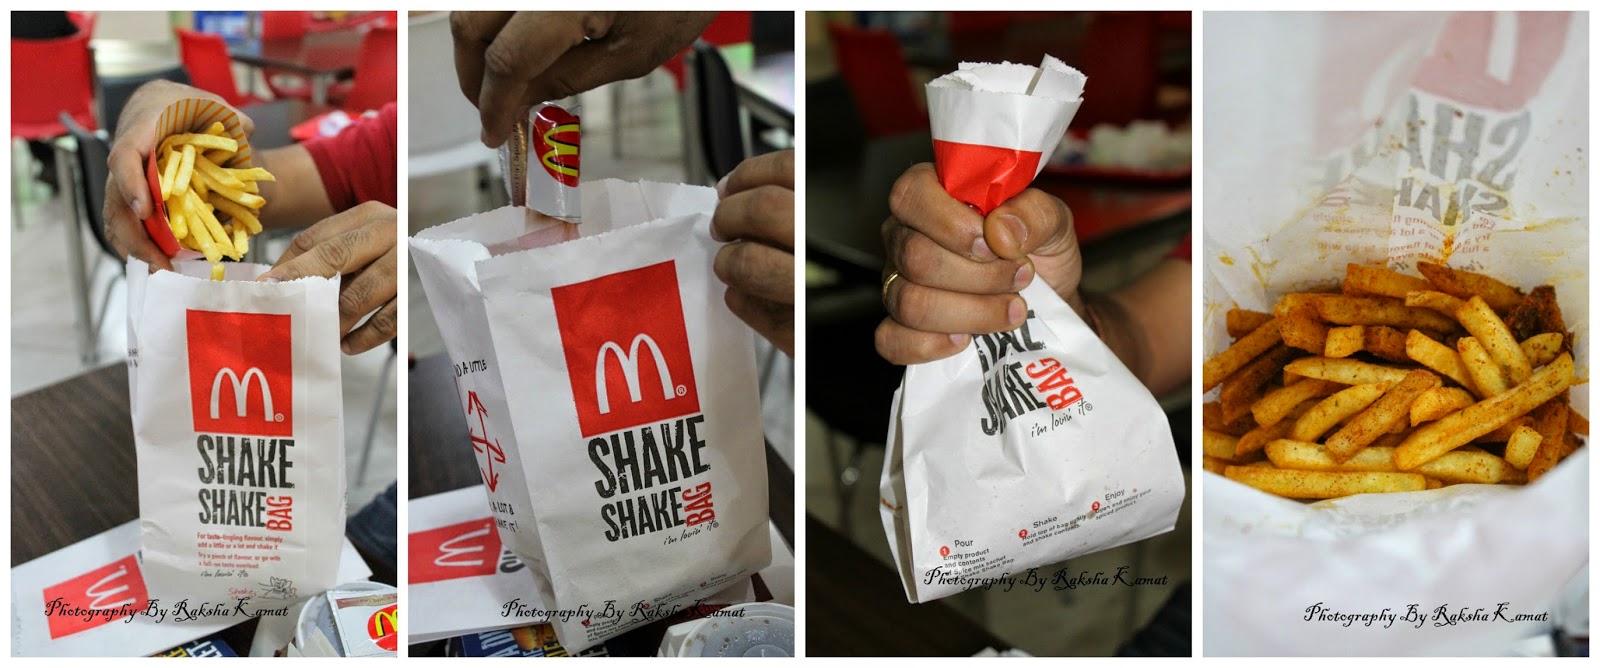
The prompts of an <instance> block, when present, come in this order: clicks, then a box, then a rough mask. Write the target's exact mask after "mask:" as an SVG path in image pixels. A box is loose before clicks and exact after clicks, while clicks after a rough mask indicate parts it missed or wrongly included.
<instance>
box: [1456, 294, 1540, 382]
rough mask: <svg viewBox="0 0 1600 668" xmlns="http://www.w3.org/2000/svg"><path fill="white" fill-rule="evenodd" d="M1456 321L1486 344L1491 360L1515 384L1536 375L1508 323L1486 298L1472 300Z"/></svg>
mask: <svg viewBox="0 0 1600 668" xmlns="http://www.w3.org/2000/svg"><path fill="white" fill-rule="evenodd" d="M1456 319H1457V320H1460V321H1461V326H1463V327H1465V328H1467V332H1469V333H1471V334H1472V336H1473V337H1474V338H1476V339H1478V343H1481V344H1483V347H1484V349H1486V350H1487V351H1488V353H1489V357H1490V358H1492V359H1494V361H1495V363H1496V364H1499V365H1500V367H1501V368H1503V369H1505V372H1506V377H1507V378H1508V379H1510V381H1511V384H1513V385H1516V384H1519V383H1522V382H1523V381H1525V380H1527V379H1528V376H1531V375H1533V365H1532V364H1529V363H1528V356H1527V355H1525V354H1523V352H1522V347H1521V346H1519V345H1517V340H1516V339H1515V338H1512V336H1511V330H1510V329H1509V328H1507V327H1506V323H1505V322H1504V321H1502V320H1501V319H1500V316H1498V315H1495V313H1494V309H1491V308H1489V303H1488V302H1485V301H1484V300H1483V298H1482V297H1478V296H1476V295H1474V296H1473V297H1472V298H1471V299H1468V300H1467V303H1466V305H1465V306H1463V307H1461V310H1459V311H1456Z"/></svg>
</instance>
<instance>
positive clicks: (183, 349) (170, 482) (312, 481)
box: [127, 259, 345, 604]
mask: <svg viewBox="0 0 1600 668" xmlns="http://www.w3.org/2000/svg"><path fill="white" fill-rule="evenodd" d="M225 266H226V267H227V269H226V274H225V276H224V280H222V281H211V280H208V277H209V276H210V265H208V264H206V263H205V262H204V261H199V260H178V261H175V262H173V269H174V270H173V271H161V272H157V273H154V274H151V273H149V269H148V266H147V265H146V264H144V263H143V262H141V261H139V260H136V259H134V260H130V261H129V262H128V270H127V277H128V385H129V396H130V403H131V408H132V412H133V433H134V441H135V445H136V448H137V452H138V458H139V510H140V513H139V514H140V527H141V530H142V531H141V533H142V536H143V543H144V552H143V557H144V570H145V574H146V578H147V580H148V582H149V589H150V595H151V596H152V597H155V598H161V599H166V600H177V599H189V600H190V601H191V602H192V603H200V602H225V603H229V604H231V603H232V602H233V601H236V600H237V599H241V598H247V597H248V598H250V599H252V601H253V602H255V603H261V602H265V601H291V602H292V601H296V600H301V599H304V598H306V597H308V596H312V595H315V594H317V593H319V592H322V591H325V590H327V589H328V588H329V587H331V586H333V585H334V584H335V583H337V582H338V580H337V579H336V577H335V576H336V574H337V570H338V565H339V546H340V544H341V543H342V541H343V537H344V517H345V512H344V509H345V506H344V502H345V498H344V494H345V476H344V425H343V412H342V407H341V402H340V399H339V397H340V396H341V393H342V390H341V385H340V360H341V358H340V352H339V308H338V299H339V293H338V290H339V282H338V280H337V279H333V280H330V279H325V278H304V279H299V280H295V281H288V282H281V283H258V282H256V281H255V279H256V277H257V276H260V275H261V274H262V273H263V272H265V271H266V270H267V269H268V267H266V266H264V265H257V264H246V263H238V262H234V263H228V264H226V265H225Z"/></svg>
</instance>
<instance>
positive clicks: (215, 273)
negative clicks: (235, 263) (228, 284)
mask: <svg viewBox="0 0 1600 668" xmlns="http://www.w3.org/2000/svg"><path fill="white" fill-rule="evenodd" d="M226 273H227V272H226V270H224V269H223V268H222V265H221V264H214V265H211V280H213V281H220V280H222V278H223V276H224V275H225V274H226Z"/></svg>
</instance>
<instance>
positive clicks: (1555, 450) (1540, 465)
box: [1526, 354, 1577, 482]
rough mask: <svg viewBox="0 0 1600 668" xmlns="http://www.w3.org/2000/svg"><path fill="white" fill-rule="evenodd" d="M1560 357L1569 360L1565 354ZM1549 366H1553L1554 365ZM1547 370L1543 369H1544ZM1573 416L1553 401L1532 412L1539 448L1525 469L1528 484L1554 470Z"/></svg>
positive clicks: (1574, 412)
mask: <svg viewBox="0 0 1600 668" xmlns="http://www.w3.org/2000/svg"><path fill="white" fill-rule="evenodd" d="M1561 357H1562V358H1563V359H1570V358H1568V357H1567V355H1565V354H1563V355H1562V356H1561ZM1558 362H1559V360H1558ZM1550 366H1555V364H1551V365H1550ZM1549 368H1550V367H1545V369H1549ZM1539 373H1544V370H1540V371H1539ZM1535 375H1537V374H1535ZM1529 382H1532V381H1529ZM1573 415H1577V411H1574V410H1572V409H1571V408H1568V407H1567V406H1566V405H1564V404H1561V403H1557V402H1554V401H1552V402H1549V403H1547V404H1545V405H1543V406H1540V407H1539V408H1537V409H1536V410H1535V411H1534V413H1533V423H1534V428H1535V429H1537V430H1538V431H1539V448H1538V449H1537V450H1535V451H1534V453H1533V458H1532V459H1530V460H1529V461H1528V466H1527V467H1526V470H1527V472H1528V482H1533V481H1535V480H1538V479H1539V478H1540V477H1542V476H1544V474H1546V473H1549V472H1550V469H1553V468H1555V467H1556V463H1558V462H1560V461H1561V455H1562V454H1563V452H1564V450H1565V448H1564V447H1563V444H1564V443H1565V442H1566V436H1567V425H1568V424H1569V423H1570V421H1571V420H1572V416H1573Z"/></svg>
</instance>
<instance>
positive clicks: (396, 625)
mask: <svg viewBox="0 0 1600 668" xmlns="http://www.w3.org/2000/svg"><path fill="white" fill-rule="evenodd" d="M398 633H400V610H399V606H397V605H391V606H389V607H387V608H384V609H382V610H379V611H377V612H374V613H372V616H371V617H369V618H367V636H368V637H370V638H372V641H373V643H375V644H377V646H378V647H381V648H383V649H386V650H389V651H391V652H392V651H394V650H395V646H396V642H395V640H396V638H397V634H398Z"/></svg>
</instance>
